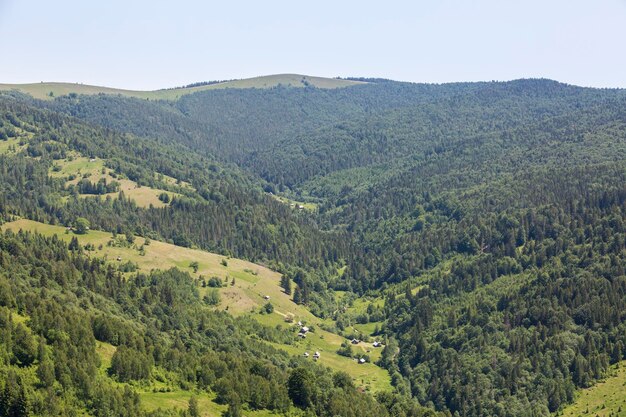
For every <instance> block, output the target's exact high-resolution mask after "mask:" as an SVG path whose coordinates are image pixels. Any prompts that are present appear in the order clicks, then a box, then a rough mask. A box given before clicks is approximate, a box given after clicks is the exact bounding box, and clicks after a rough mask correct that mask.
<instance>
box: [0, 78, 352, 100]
mask: <svg viewBox="0 0 626 417" xmlns="http://www.w3.org/2000/svg"><path fill="white" fill-rule="evenodd" d="M359 84H364V83H362V82H359V81H350V80H340V79H335V78H324V77H310V76H307V75H299V74H276V75H266V76H261V77H254V78H247V79H243V80H233V81H225V82H221V83H216V84H210V85H202V86H197V87H189V88H172V89H163V90H155V91H139V90H125V89H119V88H110V87H99V86H94V85H86V84H78V83H57V82H41V83H31V84H0V91H2V90H5V91H6V90H18V91H21V92H23V93H26V94H29V95H31V96H33V97H34V98H38V99H41V100H52V99H54V97H59V96H66V95H68V94H71V93H76V94H85V95H95V94H114V95H118V94H119V95H122V96H126V97H136V98H141V99H148V100H177V99H179V98H180V97H182V96H184V95H187V94H192V93H196V92H199V91H205V90H217V89H223V88H271V87H276V86H278V85H284V86H290V87H297V88H300V87H305V86H306V85H311V86H314V87H317V88H327V89H329V88H341V87H349V86H353V85H359Z"/></svg>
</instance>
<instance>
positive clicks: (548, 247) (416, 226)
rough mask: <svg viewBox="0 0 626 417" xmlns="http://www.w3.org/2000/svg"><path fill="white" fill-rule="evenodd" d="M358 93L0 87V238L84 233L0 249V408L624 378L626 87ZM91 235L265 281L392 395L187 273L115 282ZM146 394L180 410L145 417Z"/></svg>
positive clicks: (402, 407) (501, 387)
mask: <svg viewBox="0 0 626 417" xmlns="http://www.w3.org/2000/svg"><path fill="white" fill-rule="evenodd" d="M360 81H365V83H363V84H359V85H354V86H350V87H344V88H336V89H322V88H316V87H314V86H311V85H306V86H305V87H301V88H295V87H290V86H281V85H279V86H278V87H272V88H265V89H262V88H248V89H221V90H220V89H215V90H208V91H201V92H196V93H193V94H188V95H184V96H181V97H180V98H178V99H177V100H175V101H174V100H172V101H169V100H153V99H140V98H132V97H123V96H121V95H105V94H97V95H77V94H70V95H66V96H59V97H54V98H50V99H49V100H38V99H35V98H33V97H31V96H29V95H26V94H23V93H20V92H17V91H6V92H0V223H2V224H4V225H6V224H10V223H11V222H14V221H16V220H18V219H29V220H32V221H36V222H40V223H42V224H45V225H51V226H63V227H64V228H66V229H67V230H68V232H67V233H70V230H72V232H71V233H76V237H75V238H74V239H72V240H71V242H69V243H68V242H66V241H65V240H64V239H62V238H61V237H60V236H44V235H43V234H40V233H37V232H34V231H15V230H9V229H7V228H4V229H3V232H2V233H1V234H0V416H5V415H6V416H16V417H17V416H20V417H21V416H78V415H89V416H98V417H99V416H141V415H146V416H155V417H156V416H170V415H186V416H193V417H195V416H200V415H212V414H207V413H209V412H208V411H206V410H203V408H202V404H203V403H202V402H201V403H200V405H199V403H198V399H200V400H201V399H202V398H205V397H206V398H210V399H211V401H212V402H214V403H215V404H217V405H219V407H221V408H220V410H221V411H220V413H221V414H222V415H224V416H231V417H234V416H242V415H252V416H267V415H286V416H319V417H326V416H328V417H333V416H345V417H350V416H394V417H418V416H436V415H442V416H443V415H446V416H496V415H497V416H511V417H512V416H546V415H550V414H551V413H557V414H558V413H559V412H560V411H562V410H563V408H564V407H565V406H566V405H568V404H570V403H572V402H573V401H574V400H575V399H576V396H577V392H579V390H581V389H584V388H588V387H591V386H593V385H594V384H595V383H596V382H597V381H598V380H600V379H602V378H604V377H605V376H606V375H607V372H608V370H609V368H610V367H611V366H612V365H614V364H618V363H620V362H621V361H623V360H626V91H624V90H619V89H592V88H581V87H576V86H572V85H566V84H562V83H558V82H555V81H551V80H544V79H527V80H516V81H511V82H488V83H454V84H441V85H433V84H411V83H400V82H394V81H388V80H380V79H361V80H360ZM207 85H209V84H207ZM80 158H84V159H85V160H87V161H90V162H91V163H93V164H95V163H96V162H98V163H102V164H103V165H102V168H101V173H102V175H100V177H98V175H91V176H90V175H82V177H81V175H76V174H71V175H70V174H67V172H66V171H64V170H65V169H66V168H67V166H68V164H70V163H72V162H75V161H76V160H80ZM129 183H132V184H134V185H133V187H134V188H132V189H129V187H128V184H129ZM138 189H139V190H140V191H143V190H148V191H149V190H159V191H158V193H157V194H158V200H155V201H152V200H150V203H145V204H144V203H142V202H141V201H140V200H138V197H137V196H139V195H143V194H139V192H138V191H137V190H138ZM95 232H106V233H108V234H111V235H112V236H113V237H116V238H117V240H116V242H117V241H119V242H122V243H119V244H120V245H123V244H124V245H127V246H130V245H132V244H133V242H134V241H135V240H136V239H138V238H142V240H144V241H145V242H148V241H149V240H152V241H159V242H166V243H169V244H172V245H176V246H177V247H183V248H190V249H200V250H204V251H209V252H213V253H217V254H219V255H221V256H223V257H224V258H223V259H224V260H223V262H224V264H226V263H227V262H228V261H227V260H226V259H231V258H235V259H237V258H238V259H243V260H247V261H251V262H254V263H257V264H259V265H264V266H267V267H268V268H270V269H272V270H274V271H277V272H279V273H280V274H282V278H281V279H280V281H277V282H276V285H277V286H278V285H280V286H281V287H282V291H284V293H285V294H287V295H289V297H290V299H291V300H292V301H293V302H294V303H295V304H297V305H298V307H302V308H304V309H306V311H308V312H310V313H312V315H314V316H315V317H316V318H317V319H319V320H320V323H323V326H324V330H325V331H327V332H329V334H332V335H333V336H335V337H341V338H342V340H343V341H344V343H343V344H342V347H341V349H340V350H339V351H337V353H338V354H339V355H341V356H344V357H350V358H354V359H355V363H357V362H356V361H357V360H360V359H362V360H363V362H366V361H367V362H370V360H369V357H368V358H366V357H364V356H356V354H355V351H354V350H353V349H352V347H351V345H350V341H351V340H352V341H353V342H356V343H359V342H360V341H359V340H358V339H359V338H361V339H367V340H368V341H369V340H376V341H381V344H382V345H383V346H382V347H381V348H380V355H379V356H380V357H377V359H376V360H375V361H372V362H375V365H376V366H378V367H380V368H382V369H383V370H384V373H385V374H386V375H387V374H388V376H389V381H390V384H389V387H388V389H382V390H370V389H364V388H363V386H362V385H363V384H362V381H359V378H355V377H353V376H352V375H351V374H349V372H347V371H344V370H342V369H338V367H337V366H333V364H332V363H331V362H329V363H328V364H325V363H324V360H323V359H324V356H322V360H320V361H318V362H317V363H314V362H313V361H312V360H308V359H306V358H303V357H302V355H300V354H298V355H295V354H293V351H292V350H290V349H292V348H293V346H301V345H297V343H302V342H298V341H297V340H296V339H297V336H296V335H295V334H294V332H293V331H292V330H291V329H290V326H287V325H283V324H276V323H275V322H273V321H271V320H266V321H263V320H255V319H251V318H250V316H248V315H246V314H242V315H240V314H234V313H232V312H230V311H228V310H226V309H224V308H220V307H219V305H220V297H226V296H228V291H227V290H228V287H229V286H234V285H235V278H232V282H229V283H225V284H222V281H221V280H219V279H217V278H209V277H206V279H208V286H209V288H211V289H212V291H214V292H210V293H209V294H212V295H211V297H212V298H211V297H208V296H203V294H204V292H203V291H205V289H206V288H205V287H206V286H207V285H206V279H205V280H204V282H203V283H202V284H200V281H198V280H197V279H196V278H194V275H193V274H192V273H191V272H192V269H195V270H196V271H197V269H198V264H197V263H196V264H195V266H194V265H191V267H192V269H190V268H186V267H182V266H181V267H174V268H169V269H165V270H163V269H158V268H154V269H152V270H150V272H146V271H144V270H137V268H136V267H135V266H133V265H132V263H130V262H129V263H128V264H127V265H126V266H125V267H124V268H125V269H123V268H122V267H121V266H118V265H116V264H115V263H114V262H112V261H111V260H110V259H104V258H102V257H98V256H95V255H94V250H93V248H90V247H89V245H84V244H83V240H81V239H85V238H88V237H89V236H90V233H95ZM119 236H122V237H123V238H122V239H120V238H119ZM79 242H80V243H79ZM124 242H126V243H124ZM146 244H147V243H146ZM118 261H121V259H118ZM237 279H240V278H237ZM222 285H223V286H224V287H226V289H224V288H222ZM218 288H219V290H218ZM267 300H268V301H267V303H266V304H264V307H263V309H264V313H263V314H265V316H264V317H266V316H267V317H269V316H271V315H272V314H274V315H275V316H276V317H278V315H277V314H278V313H283V312H275V311H274V306H273V305H272V303H271V300H269V298H267ZM264 303H265V301H264ZM216 306H217V307H216ZM359 306H360V307H359ZM359 326H361V327H359ZM359 329H361V330H359ZM362 329H368V330H367V331H365V330H362ZM359 332H360V333H359ZM300 337H302V336H300ZM356 343H355V344H356ZM102 344H104V346H111V347H112V349H113V350H114V353H113V354H112V355H111V357H110V358H103V356H102V355H101V352H100V351H99V350H98V346H102ZM294 349H295V348H294ZM298 349H299V348H298ZM333 353H334V352H333ZM325 354H326V353H325V352H323V354H322V355H325ZM104 360H106V361H107V363H106V364H104V363H103V361H104ZM109 362H110V363H109ZM159 384H161V385H163V384H167V385H168V386H175V387H176V389H177V390H181V391H184V392H187V393H191V394H190V396H191V398H190V399H189V400H187V399H185V401H183V402H184V403H185V404H184V407H182V408H178V409H172V408H168V407H158V408H153V409H148V408H146V406H145V404H144V402H143V401H142V398H141V396H140V395H139V394H138V392H139V391H141V390H142V389H143V388H144V387H146V386H150V387H157V386H161V385H159ZM155 389H157V388H155ZM187 401H188V404H187ZM216 415H219V414H216Z"/></svg>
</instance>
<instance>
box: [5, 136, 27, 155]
mask: <svg viewBox="0 0 626 417" xmlns="http://www.w3.org/2000/svg"><path fill="white" fill-rule="evenodd" d="M20 142H21V138H11V139H7V140H0V155H5V154H8V153H11V150H12V149H15V151H16V152H17V151H19V150H20V149H21V148H22V147H23V146H20Z"/></svg>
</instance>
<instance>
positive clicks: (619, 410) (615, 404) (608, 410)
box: [559, 361, 626, 417]
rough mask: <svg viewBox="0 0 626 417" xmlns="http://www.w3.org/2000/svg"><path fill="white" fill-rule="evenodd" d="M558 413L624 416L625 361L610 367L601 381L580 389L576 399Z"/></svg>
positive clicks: (575, 416)
mask: <svg viewBox="0 0 626 417" xmlns="http://www.w3.org/2000/svg"><path fill="white" fill-rule="evenodd" d="M559 415H563V416H566V417H567V416H571V417H578V416H600V417H609V416H626V361H623V362H621V363H620V364H619V365H618V366H614V367H612V368H611V371H610V374H609V376H607V377H606V378H605V379H604V380H603V381H601V382H598V383H597V384H596V385H594V386H593V387H591V388H587V389H584V390H581V391H580V392H579V395H578V398H577V399H576V401H575V402H574V403H573V404H571V405H569V406H567V407H566V408H565V409H564V410H563V411H562V412H561V413H559Z"/></svg>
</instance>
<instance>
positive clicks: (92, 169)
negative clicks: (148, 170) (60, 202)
mask: <svg viewBox="0 0 626 417" xmlns="http://www.w3.org/2000/svg"><path fill="white" fill-rule="evenodd" d="M113 175H114V173H113V171H112V170H110V169H108V168H106V167H105V161H104V160H102V159H93V158H91V159H90V158H86V157H84V156H78V155H72V156H70V157H68V158H66V159H62V160H57V161H55V163H54V165H53V167H52V168H51V169H50V176H52V177H57V178H67V179H68V180H67V182H66V186H68V185H76V184H78V182H79V181H80V180H81V179H82V178H86V179H88V180H89V181H91V182H92V183H97V182H98V181H99V180H100V179H105V180H106V181H107V183H111V182H113V181H117V182H118V183H119V191H122V192H124V195H125V196H126V197H127V198H130V199H132V200H133V201H134V202H135V203H136V204H137V205H138V206H139V207H150V206H153V207H164V206H166V205H167V204H166V203H164V202H163V201H161V200H160V199H159V195H161V194H162V193H166V194H168V195H169V198H170V199H171V198H173V197H175V196H180V194H178V193H174V192H171V191H165V190H159V189H156V188H150V187H145V186H140V185H138V184H137V183H136V182H135V181H132V180H129V179H127V178H122V177H118V176H117V175H116V176H113ZM118 195H119V192H113V193H108V194H102V195H101V197H106V196H110V197H112V198H117V196H118ZM94 196H95V195H93V194H80V197H94Z"/></svg>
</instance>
